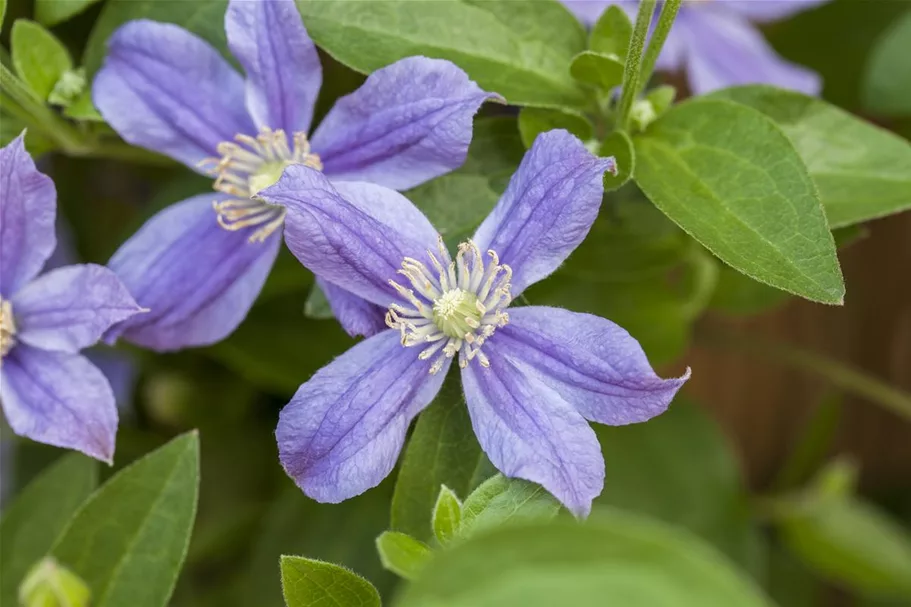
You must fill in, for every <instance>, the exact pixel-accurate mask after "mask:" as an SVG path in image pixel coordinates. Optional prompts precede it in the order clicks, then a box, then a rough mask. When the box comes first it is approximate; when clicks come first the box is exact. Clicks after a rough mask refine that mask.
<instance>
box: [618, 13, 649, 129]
mask: <svg viewBox="0 0 911 607" xmlns="http://www.w3.org/2000/svg"><path fill="white" fill-rule="evenodd" d="M655 4H656V0H641V2H639V12H638V13H637V14H636V24H635V25H634V26H633V33H632V35H631V36H630V39H629V49H628V50H627V52H626V65H625V66H624V68H623V92H622V94H621V97H620V106H619V108H618V110H617V116H618V119H617V128H618V129H619V130H622V131H625V130H627V126H628V123H629V113H630V110H631V109H632V107H633V101H635V100H636V95H637V94H638V93H639V73H640V70H641V69H642V49H643V48H644V47H645V39H646V37H647V36H648V26H649V24H650V23H651V21H652V15H653V14H654V13H655Z"/></svg>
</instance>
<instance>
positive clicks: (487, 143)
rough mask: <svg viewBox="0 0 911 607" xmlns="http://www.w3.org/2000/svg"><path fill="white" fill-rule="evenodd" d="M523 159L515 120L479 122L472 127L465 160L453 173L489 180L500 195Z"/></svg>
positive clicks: (503, 117) (502, 119)
mask: <svg viewBox="0 0 911 607" xmlns="http://www.w3.org/2000/svg"><path fill="white" fill-rule="evenodd" d="M524 155H525V146H524V145H522V139H521V138H520V137H519V129H518V127H517V126H516V119H515V118H508V117H505V116H498V117H493V118H480V119H478V120H475V123H474V134H473V135H472V139H471V146H470V147H469V148H468V158H466V159H465V164H464V165H462V167H461V168H460V169H458V170H457V171H456V172H457V173H462V172H464V173H467V174H471V175H484V176H485V177H487V178H488V179H489V180H490V186H491V188H492V189H493V190H494V191H495V192H497V194H500V193H502V192H503V190H504V189H506V183H507V182H508V181H509V178H510V177H512V174H513V173H514V172H515V170H516V168H518V166H519V163H520V162H522V157H523V156H524Z"/></svg>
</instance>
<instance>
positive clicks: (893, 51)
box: [863, 10, 911, 116]
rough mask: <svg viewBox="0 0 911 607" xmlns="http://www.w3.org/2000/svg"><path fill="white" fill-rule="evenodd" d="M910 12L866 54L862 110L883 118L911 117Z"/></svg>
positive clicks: (892, 26) (887, 31)
mask: <svg viewBox="0 0 911 607" xmlns="http://www.w3.org/2000/svg"><path fill="white" fill-rule="evenodd" d="M909 48H911V10H909V11H907V12H905V14H904V15H902V16H901V17H900V18H898V19H896V21H895V23H893V24H892V25H891V26H890V27H889V29H888V30H886V32H885V33H883V34H882V36H880V38H879V40H877V41H876V44H875V45H874V46H873V49H872V50H871V51H870V57H869V59H867V70H866V74H865V78H864V86H863V100H864V106H865V107H867V108H868V109H869V110H870V111H872V112H876V113H878V114H883V115H886V116H911V55H909V54H908V49H909Z"/></svg>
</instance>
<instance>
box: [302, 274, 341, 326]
mask: <svg viewBox="0 0 911 607" xmlns="http://www.w3.org/2000/svg"><path fill="white" fill-rule="evenodd" d="M304 314H305V315H306V316H307V318H313V319H316V320H329V319H330V318H334V316H333V315H332V306H330V305H329V300H328V299H326V294H325V293H323V290H322V289H320V288H319V285H317V284H316V283H314V284H313V286H312V287H310V294H309V295H307V301H305V302H304Z"/></svg>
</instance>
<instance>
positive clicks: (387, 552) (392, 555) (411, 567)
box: [376, 531, 433, 580]
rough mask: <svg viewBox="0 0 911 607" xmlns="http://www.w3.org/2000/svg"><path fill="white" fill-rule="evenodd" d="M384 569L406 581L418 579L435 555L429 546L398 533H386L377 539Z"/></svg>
mask: <svg viewBox="0 0 911 607" xmlns="http://www.w3.org/2000/svg"><path fill="white" fill-rule="evenodd" d="M376 549H377V552H379V555H380V562H381V563H383V567H385V568H386V569H388V570H389V571H392V572H393V573H395V574H396V575H398V576H400V577H403V578H405V579H406V580H414V579H417V577H418V575H420V573H421V569H423V568H424V567H425V566H426V565H427V563H428V562H429V561H430V559H431V558H433V553H432V552H431V551H430V548H428V547H427V544H424V543H423V542H419V541H418V540H416V539H414V538H413V537H411V536H410V535H407V534H405V533H400V532H398V531H384V532H383V533H381V534H380V536H379V537H378V538H376Z"/></svg>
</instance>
